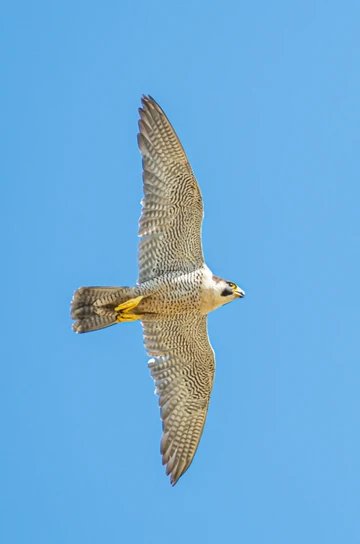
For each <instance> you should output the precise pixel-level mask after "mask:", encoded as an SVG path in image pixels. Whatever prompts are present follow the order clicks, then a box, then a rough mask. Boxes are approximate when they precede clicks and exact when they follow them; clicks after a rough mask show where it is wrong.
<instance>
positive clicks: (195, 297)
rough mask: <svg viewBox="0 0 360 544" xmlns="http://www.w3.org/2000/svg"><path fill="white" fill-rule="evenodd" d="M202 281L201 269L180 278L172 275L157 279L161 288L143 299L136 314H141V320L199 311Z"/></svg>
mask: <svg viewBox="0 0 360 544" xmlns="http://www.w3.org/2000/svg"><path fill="white" fill-rule="evenodd" d="M202 279H203V271H202V270H201V269H200V270H196V271H194V272H190V273H189V274H182V275H180V276H176V275H175V274H174V275H172V277H171V276H170V277H169V275H167V276H163V277H162V278H157V281H159V280H160V281H161V284H162V288H161V289H160V290H157V291H156V292H155V293H154V294H152V295H149V296H146V297H144V298H143V300H142V301H141V303H140V304H139V306H138V307H137V308H136V313H139V314H143V319H154V317H155V316H156V315H157V316H159V317H160V316H171V315H175V314H180V313H186V312H191V311H194V310H198V311H200V307H201V286H202Z"/></svg>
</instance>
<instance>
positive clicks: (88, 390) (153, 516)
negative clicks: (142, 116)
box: [0, 0, 360, 544]
mask: <svg viewBox="0 0 360 544" xmlns="http://www.w3.org/2000/svg"><path fill="white" fill-rule="evenodd" d="M359 20H360V4H359V2H357V1H355V0H354V1H344V2H335V1H325V0H323V1H316V0H311V1H310V0H308V1H306V0H305V1H304V0H302V1H297V2H287V1H285V0H284V1H280V0H274V1H272V2H267V1H264V0H263V1H258V2H243V1H240V2H239V1H235V0H233V1H230V2H225V3H224V2H214V1H213V0H210V1H208V2H195V1H194V2H189V1H186V2H182V3H178V2H165V1H164V0H154V1H152V2H143V1H140V2H133V1H129V0H125V1H124V0H123V1H118V2H116V1H105V2H92V1H86V2H85V1H78V2H70V1H69V0H64V1H62V2H55V1H43V2H41V1H36V0H35V1H33V2H25V1H19V2H16V1H14V2H7V5H6V6H5V7H4V8H3V11H2V20H1V23H0V24H1V27H2V28H1V29H0V30H1V31H0V36H1V38H0V39H1V42H2V43H1V48H0V50H1V56H2V57H3V58H2V63H1V64H2V84H1V86H0V98H1V109H2V114H1V127H2V130H1V134H0V137H1V149H2V153H1V155H2V160H1V165H0V169H1V178H0V179H1V187H2V200H1V206H2V213H1V217H0V222H1V226H2V228H1V232H2V244H1V246H2V251H1V253H2V264H1V269H0V279H1V284H2V286H3V287H2V295H1V300H2V311H1V317H0V319H1V325H2V327H1V331H2V341H1V347H0V354H1V379H0V403H1V419H2V422H1V429H2V430H1V443H0V445H1V448H0V452H1V459H0V489H1V493H0V500H1V505H0V516H1V520H0V541H1V542H2V543H4V544H33V543H34V544H79V543H84V544H85V543H86V544H103V543H106V544H113V543H145V544H147V543H150V544H152V543H159V542H171V543H172V544H178V543H183V542H186V543H187V544H191V543H195V542H196V543H203V542H204V543H210V544H212V543H221V542H226V543H246V544H264V543H274V544H304V543H307V544H315V543H316V544H318V543H327V544H332V543H334V544H335V543H336V544H338V543H340V542H341V543H342V542H344V543H346V544H353V543H354V544H355V543H358V542H360V517H359V510H360V468H359V460H360V439H359V427H360V400H359V390H360V369H359V363H360V355H359V351H360V350H359V325H360V297H359V279H360V257H359V237H360V219H359V215H360V212H359V206H360V189H359V186H360V167H359V147H360V136H359V134H360V132H359V128H360V107H359V104H360V100H359V97H360V69H359V68H360V64H359V58H360V34H359ZM142 93H150V94H151V95H153V96H154V98H155V99H156V100H157V101H158V102H159V103H160V105H161V106H162V107H163V108H164V110H165V112H166V113H167V115H168V116H169V118H170V120H171V122H172V123H173V125H174V127H175V129H176V130H177V132H178V134H179V136H180V137H181V139H182V142H183V144H184V147H185V149H186V151H187V153H188V156H189V159H190V161H191V163H192V166H193V169H194V171H195V174H196V176H197V178H198V180H199V183H200V186H201V190H202V193H203V197H204V201H205V221H204V228H203V242H204V252H205V256H206V260H207V264H208V265H209V266H210V268H211V269H212V270H213V272H214V273H215V274H218V275H221V276H224V277H226V278H228V279H229V280H232V281H234V282H236V283H238V284H239V285H240V286H241V287H243V288H244V289H245V291H246V297H245V299H243V300H239V301H235V302H233V303H232V304H230V305H228V306H226V307H224V308H221V309H220V310H218V311H216V312H215V313H213V314H211V315H210V316H209V333H210V338H211V342H212V345H213V347H214V349H215V352H216V357H217V371H216V379H215V386H214V390H213V395H212V400H211V406H210V410H209V416H208V420H207V423H206V427H205V432H204V435H203V438H202V441H201V444H200V447H199V450H198V452H197V454H196V457H195V460H194V462H193V464H192V466H191V468H190V469H189V471H188V472H187V473H186V474H185V476H184V477H183V478H181V480H180V481H179V482H178V484H177V486H176V487H175V488H171V486H170V485H169V480H168V478H166V476H165V474H164V469H163V468H162V466H161V459H160V455H159V441H160V434H161V424H160V420H159V410H158V406H157V399H156V397H155V396H154V394H153V391H154V386H153V383H152V380H151V378H150V375H149V371H148V369H147V365H146V363H147V360H148V357H147V356H146V354H145V351H144V348H143V345H142V336H141V326H140V324H139V323H136V324H124V325H121V326H120V325H119V326H116V327H112V328H110V329H107V330H103V331H100V332H97V333H93V334H89V335H83V336H78V335H75V334H74V333H72V331H71V322H70V318H69V303H70V299H71V295H72V292H73V291H74V290H75V289H76V288H77V287H79V286H81V285H97V284H98V285H122V284H123V285H127V284H132V283H134V282H135V281H136V278H137V260H136V258H137V220H138V217H139V214H140V199H141V197H142V182H141V158H140V154H139V152H138V149H137V144H136V133H137V119H138V113H137V108H138V106H139V105H140V96H141V94H142ZM4 303H5V304H4Z"/></svg>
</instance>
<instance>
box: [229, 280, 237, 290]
mask: <svg viewBox="0 0 360 544" xmlns="http://www.w3.org/2000/svg"><path fill="white" fill-rule="evenodd" d="M228 286H229V287H231V289H236V285H235V283H232V282H231V281H229V282H228Z"/></svg>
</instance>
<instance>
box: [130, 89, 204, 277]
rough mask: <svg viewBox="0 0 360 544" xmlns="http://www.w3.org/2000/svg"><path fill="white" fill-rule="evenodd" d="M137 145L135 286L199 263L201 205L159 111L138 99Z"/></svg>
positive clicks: (185, 161) (185, 163) (177, 145)
mask: <svg viewBox="0 0 360 544" xmlns="http://www.w3.org/2000/svg"><path fill="white" fill-rule="evenodd" d="M139 113H140V120H139V129H140V132H139V134H138V144H139V148H140V151H141V154H142V156H143V182H144V185H143V189H144V198H143V200H142V206H143V207H142V213H141V217H140V221H139V236H140V237H141V240H140V242H139V279H138V281H139V283H142V282H145V281H147V280H150V279H153V278H156V277H158V276H161V275H163V274H166V273H169V272H179V271H181V272H183V273H186V272H191V271H193V270H196V269H197V268H200V267H201V265H202V264H203V262H204V257H203V253H202V245H201V225H202V220H203V215H204V213H203V202H202V197H201V193H200V189H199V186H198V183H197V181H196V178H195V176H194V174H193V172H192V170H191V166H190V164H189V161H188V159H187V157H186V154H185V151H184V149H183V147H182V145H181V143H180V140H179V138H178V137H177V135H176V133H175V131H174V129H173V128H172V126H171V124H170V122H169V120H168V118H167V117H166V115H165V113H164V112H163V110H162V109H161V108H160V106H159V105H158V104H157V103H156V102H155V100H154V99H153V98H151V97H147V96H143V98H142V108H140V109H139Z"/></svg>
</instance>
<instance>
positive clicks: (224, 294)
mask: <svg viewBox="0 0 360 544" xmlns="http://www.w3.org/2000/svg"><path fill="white" fill-rule="evenodd" d="M233 294H234V291H233V290H232V289H231V287H225V289H224V290H223V292H222V293H221V296H222V297H228V296H230V295H233Z"/></svg>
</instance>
